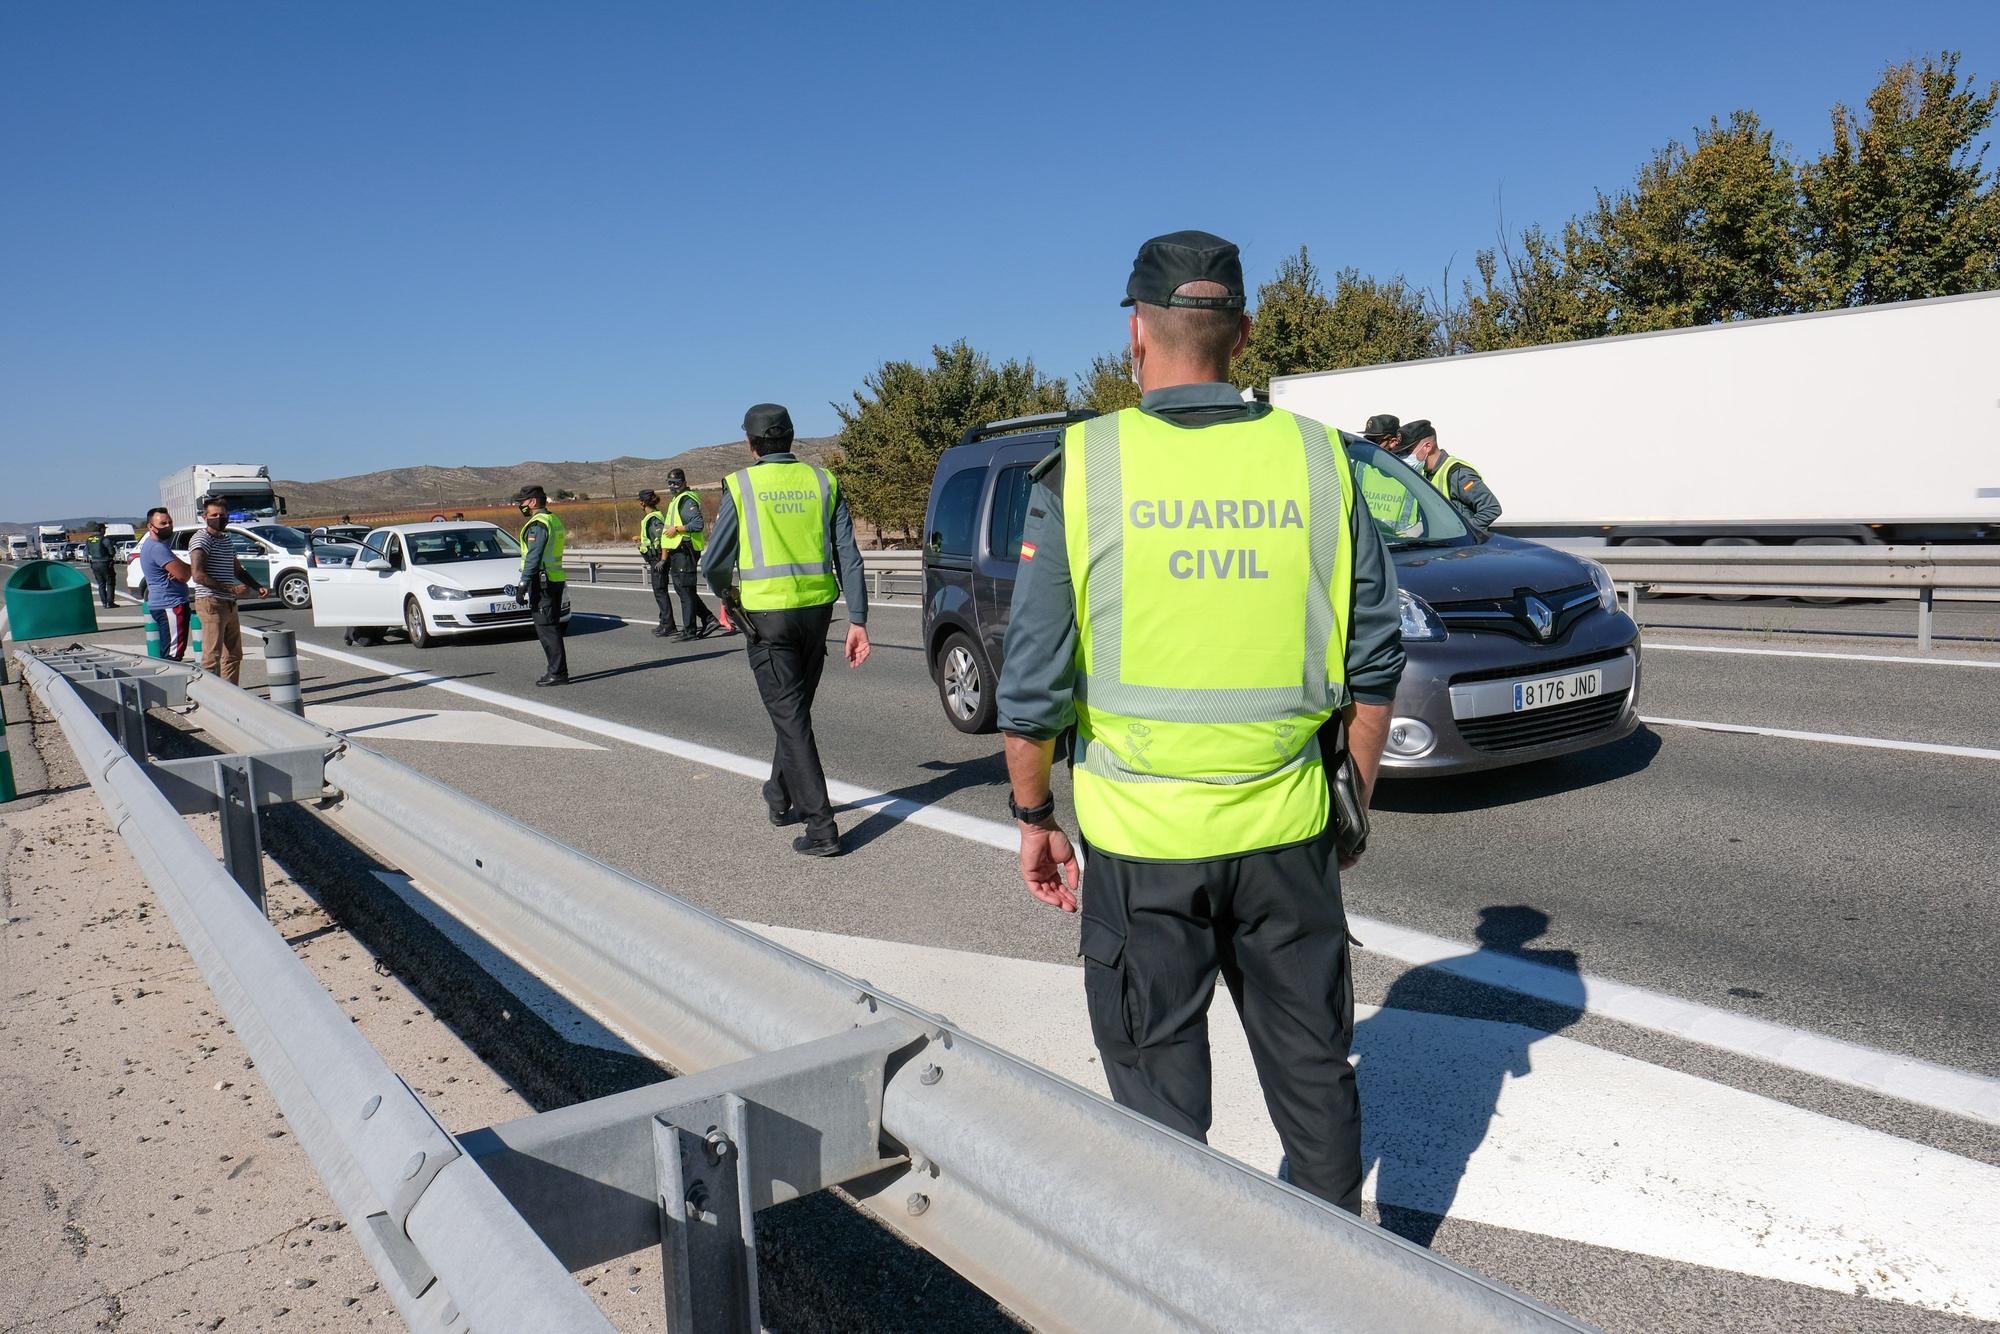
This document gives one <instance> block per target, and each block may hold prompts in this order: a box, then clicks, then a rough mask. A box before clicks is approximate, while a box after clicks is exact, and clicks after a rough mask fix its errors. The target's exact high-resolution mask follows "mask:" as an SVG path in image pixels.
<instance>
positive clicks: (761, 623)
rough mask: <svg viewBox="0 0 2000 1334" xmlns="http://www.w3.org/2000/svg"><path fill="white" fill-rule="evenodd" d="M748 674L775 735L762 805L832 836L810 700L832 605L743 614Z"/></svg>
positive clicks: (820, 666)
mask: <svg viewBox="0 0 2000 1334" xmlns="http://www.w3.org/2000/svg"><path fill="white" fill-rule="evenodd" d="M744 615H745V616H746V617H747V618H748V619H749V621H750V626H749V627H748V628H749V629H750V630H752V631H754V632H755V633H754V634H752V635H749V636H748V638H749V640H750V642H749V644H748V645H747V651H748V656H749V658H750V670H751V671H752V672H754V673H756V676H757V693H758V694H759V695H760V696H762V697H763V700H764V711H765V712H766V713H768V714H770V715H771V728H772V730H773V731H775V732H776V733H777V734H778V745H777V750H776V752H775V753H774V754H773V755H772V757H771V779H770V781H769V782H767V783H765V784H764V801H765V803H766V804H768V805H769V806H770V808H771V809H772V810H773V811H777V812H780V813H782V812H784V811H786V810H791V809H796V810H797V811H798V812H799V813H800V814H801V815H803V816H805V821H806V832H807V833H808V834H810V835H811V836H813V837H814V838H825V837H831V836H832V835H833V834H834V832H835V828H834V823H833V806H832V803H831V802H829V801H828V800H827V795H826V770H825V769H823V768H821V767H820V762H819V742H818V741H816V740H815V739H814V738H813V728H812V706H813V696H814V695H816V694H818V693H819V678H820V672H821V671H822V670H823V669H824V668H825V667H826V632H827V627H829V626H831V625H832V624H833V604H832V603H831V602H829V603H827V604H825V605H824V606H819V607H798V608H792V609H788V610H784V611H747V612H745V613H744Z"/></svg>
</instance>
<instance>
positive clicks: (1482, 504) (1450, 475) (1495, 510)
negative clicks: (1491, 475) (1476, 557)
mask: <svg viewBox="0 0 2000 1334" xmlns="http://www.w3.org/2000/svg"><path fill="white" fill-rule="evenodd" d="M1396 452H1397V453H1399V454H1401V455H1402V458H1403V461H1404V462H1405V463H1407V464H1409V465H1410V466H1411V467H1413V468H1415V469H1416V470H1417V471H1418V472H1420V473H1422V474H1423V475H1424V476H1425V477H1427V478H1429V479H1430V484H1431V486H1432V487H1433V488H1434V489H1435V490H1436V491H1437V493H1438V494H1439V495H1441V496H1443V497H1444V498H1445V499H1446V500H1449V501H1450V502H1451V503H1452V504H1454V505H1456V506H1458V512H1459V513H1460V514H1463V515H1464V516H1465V517H1466V518H1467V519H1468V520H1469V521H1470V522H1472V523H1473V524H1475V525H1476V526H1477V527H1478V528H1479V530H1480V531H1481V532H1484V531H1486V530H1487V529H1489V528H1491V527H1492V526H1493V525H1494V524H1495V523H1496V522H1498V520H1499V518H1500V497H1498V496H1496V495H1494V494H1493V491H1492V489H1491V488H1490V487H1488V486H1487V485H1486V479H1485V478H1484V477H1481V476H1480V475H1479V473H1478V472H1477V471H1476V470H1475V469H1474V468H1473V467H1472V465H1471V464H1469V463H1467V462H1466V461H1465V460H1464V459H1458V458H1453V457H1452V456H1451V455H1449V454H1447V453H1445V452H1444V451H1443V450H1442V449H1439V448H1438V442H1437V428H1436V427H1434V426H1432V425H1431V424H1430V422H1429V420H1428V419H1426V418H1422V417H1419V418H1418V419H1417V420H1416V421H1413V422H1411V423H1409V424H1408V425H1406V426H1404V427H1403V429H1402V431H1401V432H1400V433H1399V435H1398V439H1397V448H1396Z"/></svg>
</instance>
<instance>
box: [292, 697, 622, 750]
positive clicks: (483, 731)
mask: <svg viewBox="0 0 2000 1334" xmlns="http://www.w3.org/2000/svg"><path fill="white" fill-rule="evenodd" d="M306 721H308V722H314V723H318V724H319V725H320V726H321V727H324V728H327V729H328V730H330V731H334V732H340V733H343V734H347V735H354V734H357V733H358V734H360V735H361V736H362V737H363V738H364V739H372V738H375V737H389V738H391V739H392V740H396V741H445V742H452V743H456V744H459V745H469V746H539V747H542V748H544V749H548V750H603V749H604V747H602V746H600V745H598V744H597V743H596V742H594V741H585V740H583V739H582V738H581V737H573V736H567V735H565V734H564V733H561V732H551V731H550V730H549V729H548V728H546V727H537V726H535V725H534V724H533V723H524V722H522V721H520V720H519V719H517V718H503V717H501V716H500V715H499V714H497V713H488V712H486V710H484V709H385V708H377V707H374V706H372V705H366V704H308V705H307V706H306Z"/></svg>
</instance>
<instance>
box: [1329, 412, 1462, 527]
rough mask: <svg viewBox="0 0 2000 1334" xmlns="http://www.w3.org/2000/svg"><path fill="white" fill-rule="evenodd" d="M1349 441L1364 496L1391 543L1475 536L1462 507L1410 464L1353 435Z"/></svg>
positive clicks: (1349, 449)
mask: <svg viewBox="0 0 2000 1334" xmlns="http://www.w3.org/2000/svg"><path fill="white" fill-rule="evenodd" d="M1346 444H1347V456H1348V458H1350V459H1351V460H1353V463H1354V480H1355V484H1356V485H1357V486H1358V487H1359V488H1360V490H1361V499H1362V501H1363V503H1365V504H1366V505H1367V506H1368V513H1369V514H1370V515H1371V516H1372V517H1373V518H1374V520H1375V527H1376V529H1377V531H1379V532H1380V533H1381V534H1382V540H1383V541H1384V542H1386V543H1388V544H1389V546H1390V548H1391V549H1394V548H1397V547H1417V546H1449V545H1452V544H1453V543H1457V542H1461V541H1464V540H1466V539H1467V538H1469V537H1471V535H1472V530H1471V529H1470V528H1468V527H1467V526H1466V522H1465V520H1464V519H1463V518H1462V517H1460V515H1459V512H1458V508H1457V507H1456V506H1454V505H1453V504H1452V503H1451V502H1450V501H1449V500H1446V499H1445V498H1444V497H1443V496H1442V495H1439V494H1438V492H1437V489H1436V488H1435V487H1433V486H1432V485H1431V484H1430V483H1429V482H1428V481H1426V480H1424V479H1423V478H1420V477H1419V476H1417V473H1416V470H1415V469H1413V468H1411V467H1410V465H1409V464H1407V463H1405V462H1403V461H1402V460H1401V459H1399V458H1397V457H1396V456H1395V455H1393V454H1391V453H1390V452H1389V451H1388V450H1386V449H1383V448H1381V447H1380V446H1379V445H1374V444H1370V443H1369V442H1368V441H1366V440H1361V439H1357V438H1355V437H1353V436H1349V437H1347V439H1346Z"/></svg>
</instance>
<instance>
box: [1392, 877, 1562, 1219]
mask: <svg viewBox="0 0 2000 1334" xmlns="http://www.w3.org/2000/svg"><path fill="white" fill-rule="evenodd" d="M1548 927H1549V915H1548V914H1547V913H1545V912H1543V911H1542V910H1541V909H1539V908H1530V907H1526V906H1524V905H1513V906H1494V907H1489V908H1482V909H1480V911H1479V927H1478V929H1477V930H1476V931H1475V932H1474V933H1473V934H1474V935H1475V936H1476V937H1477V938H1478V940H1479V945H1480V948H1479V950H1478V951H1477V952H1476V953H1475V954H1472V955H1462V956H1460V958H1476V957H1478V955H1481V954H1504V955H1511V956H1513V957H1514V958H1518V959H1526V960H1529V961H1531V962H1533V963H1538V964H1543V965H1546V966H1547V967H1549V968H1552V969H1555V970H1557V971H1558V973H1559V974H1562V975H1566V976H1567V978H1568V983H1563V982H1562V981H1560V979H1559V980H1558V985H1557V988H1556V991H1555V993H1554V996H1553V998H1547V999H1535V1000H1524V999H1523V998H1520V997H1513V998H1512V999H1514V1000H1520V1001H1522V1002H1523V1004H1522V1006H1521V1008H1520V1009H1519V1010H1518V1011H1513V1010H1511V1007H1510V1018H1509V1020H1507V1021H1500V1020H1494V1019H1483V1018H1481V1019H1474V1018H1467V1017H1465V1011H1466V1009H1467V1007H1468V1002H1469V1001H1470V1002H1471V1004H1473V1005H1479V1004H1480V1002H1479V1000H1478V999H1477V996H1476V995H1473V996H1469V995H1468V990H1470V991H1471V992H1473V993H1480V992H1484V991H1485V989H1484V988H1482V987H1480V986H1479V985H1478V984H1477V983H1472V982H1468V981H1467V980H1466V979H1465V978H1463V977H1459V976H1456V975H1454V974H1453V973H1451V972H1450V971H1448V969H1449V966H1450V964H1451V963H1452V962H1453V961H1451V960H1446V961H1443V962H1440V963H1436V964H1428V965H1425V966H1424V967H1421V968H1412V969H1411V970H1410V971H1408V972H1407V973H1404V974H1403V975H1402V976H1401V977H1399V978H1397V979H1396V981H1395V983H1394V984H1393V985H1391V986H1390V988H1389V994H1388V995H1387V996H1386V997H1385V998H1384V999H1383V1002H1382V1008H1381V1009H1380V1010H1378V1011H1377V1012H1376V1013H1375V1014H1373V1015H1371V1016H1369V1017H1368V1018H1366V1019H1364V1020H1362V1021H1361V1022H1360V1023H1358V1024H1356V1025H1355V1028H1354V1053H1355V1066H1356V1069H1357V1071H1358V1074H1359V1079H1360V1085H1361V1106H1362V1162H1363V1170H1364V1171H1365V1170H1368V1169H1369V1168H1373V1169H1375V1171H1376V1178H1375V1200H1376V1204H1377V1207H1378V1208H1379V1210H1380V1212H1381V1219H1382V1226H1384V1227H1386V1228H1388V1229H1389V1230H1390V1231H1392V1232H1395V1233H1398V1234H1399V1235H1401V1236H1404V1237H1407V1238H1409V1239H1410V1240H1411V1241H1414V1242H1417V1243H1419V1244H1421V1245H1425V1246H1428V1245H1430V1243H1431V1239H1432V1238H1433V1237H1435V1236H1436V1235H1437V1230H1438V1226H1439V1224H1440V1223H1442V1222H1443V1221H1444V1217H1445V1215H1446V1214H1448V1213H1449V1212H1450V1211H1451V1205H1452V1201H1453V1200H1454V1199H1455V1198H1456V1197H1457V1195H1458V1186H1459V1182H1460V1180H1461V1179H1462V1178H1463V1177H1464V1175H1465V1169H1466V1165H1467V1163H1468V1162H1469V1161H1470V1160H1471V1158H1472V1154H1473V1152H1474V1151H1475V1150H1476V1149H1478V1147H1479V1146H1480V1144H1481V1143H1483V1142H1484V1141H1485V1139H1486V1132H1487V1128H1488V1126H1489V1124H1490V1123H1491V1122H1492V1119H1493V1117H1494V1116H1495V1115H1496V1114H1497V1112H1496V1108H1497V1106H1498V1103H1499V1099H1500V1094H1501V1090H1502V1089H1503V1088H1504V1087H1505V1085H1506V1082H1507V1080H1508V1078H1509V1077H1512V1078H1515V1079H1521V1078H1524V1077H1526V1076H1527V1075H1528V1074H1530V1073H1531V1072H1532V1071H1533V1068H1534V1067H1533V1064H1532V1063H1531V1062H1530V1060H1529V1057H1528V1048H1529V1047H1531V1046H1532V1045H1533V1044H1534V1043H1535V1042H1537V1041H1539V1040H1540V1039H1541V1038H1542V1037H1544V1036H1546V1035H1548V1034H1551V1033H1557V1032H1560V1031H1561V1030H1563V1029H1565V1028H1567V1027H1569V1026H1570V1025H1571V1024H1573V1023H1575V1022H1576V1021H1577V1020H1579V1019H1581V1018H1582V1017H1583V1012H1584V1011H1583V1006H1584V993H1583V979H1582V978H1581V977H1579V976H1577V958H1576V954H1575V952H1574V951H1572V950H1562V949H1530V948H1528V942H1529V941H1532V940H1535V939H1536V938H1538V937H1540V936H1542V935H1543V934H1545V933H1546V932H1547V931H1548ZM1488 994H1490V993H1488Z"/></svg>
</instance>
